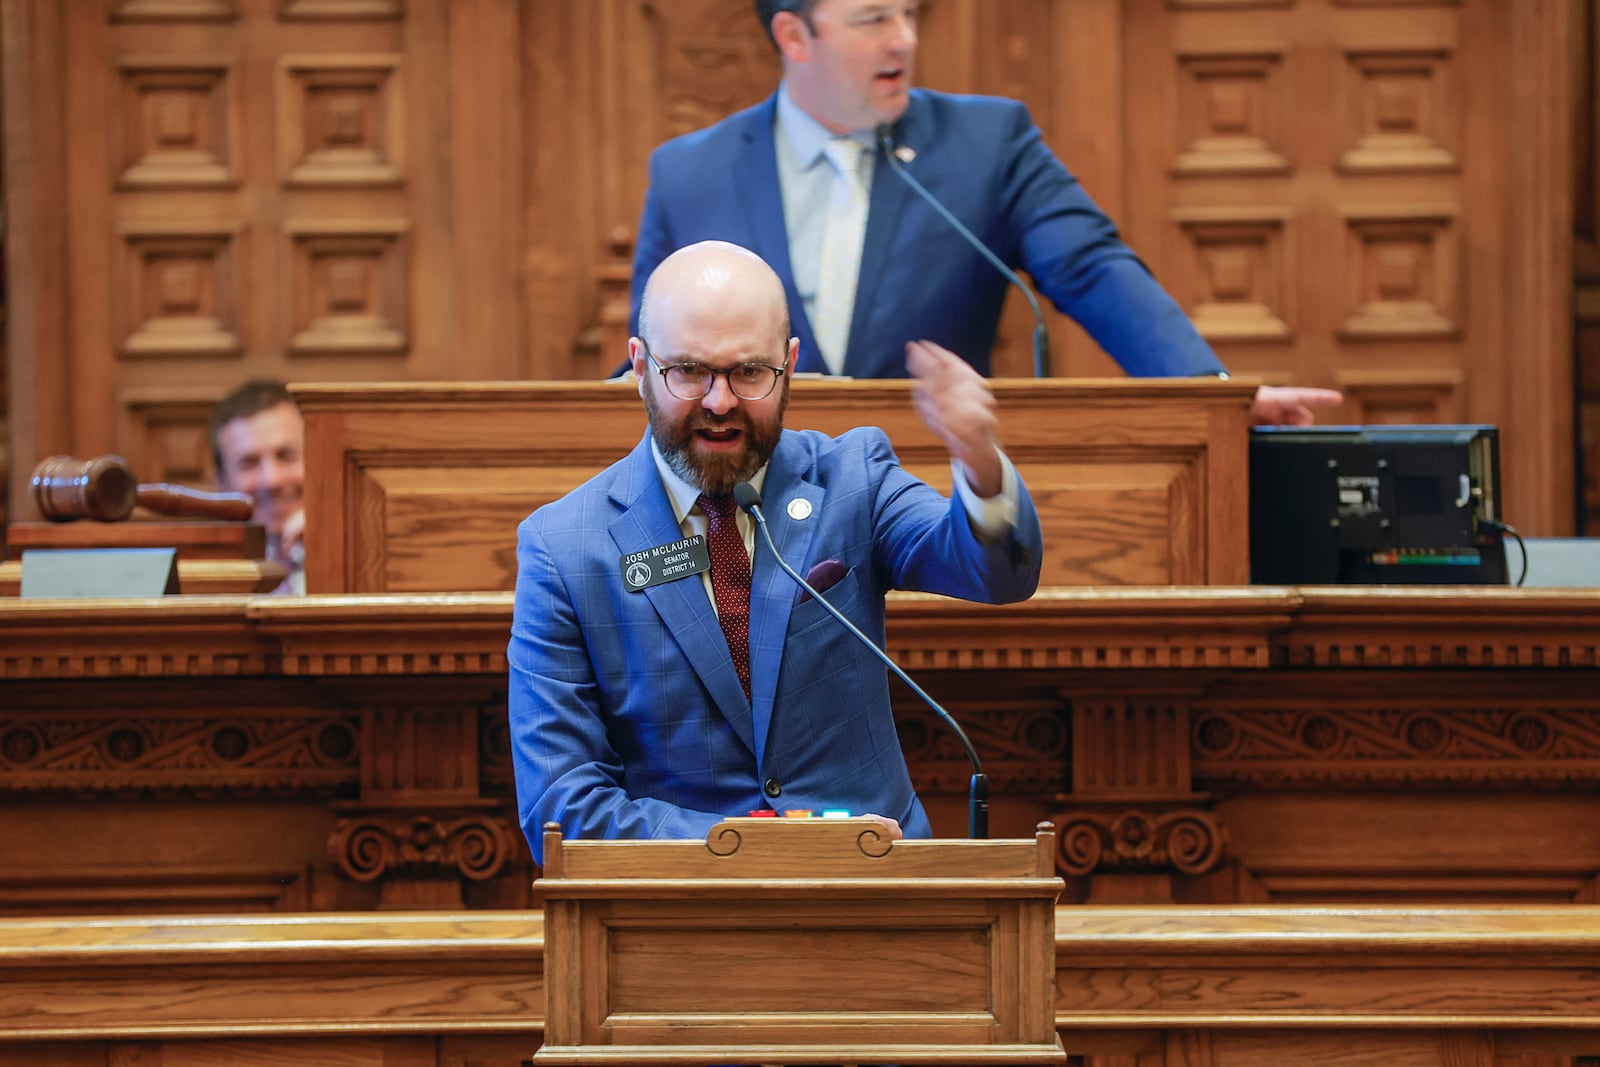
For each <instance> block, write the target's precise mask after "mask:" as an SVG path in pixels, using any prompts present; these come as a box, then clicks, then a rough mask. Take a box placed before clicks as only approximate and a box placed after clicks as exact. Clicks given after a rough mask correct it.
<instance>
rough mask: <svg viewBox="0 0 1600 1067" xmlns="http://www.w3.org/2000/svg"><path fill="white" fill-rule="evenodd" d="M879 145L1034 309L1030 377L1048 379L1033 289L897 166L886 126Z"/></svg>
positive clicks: (908, 179)
mask: <svg viewBox="0 0 1600 1067" xmlns="http://www.w3.org/2000/svg"><path fill="white" fill-rule="evenodd" d="M878 146H879V147H880V148H882V149H883V157H884V158H885V159H886V160H888V161H889V169H891V170H893V171H894V172H895V173H896V174H898V175H899V176H900V180H901V181H903V182H905V183H906V184H907V185H909V186H910V187H911V188H912V190H913V191H914V192H915V193H916V194H917V195H918V196H920V197H922V199H924V200H926V201H927V202H928V205H929V206H930V207H932V208H933V210H935V211H937V212H938V213H939V217H940V218H942V219H944V221H945V222H948V223H949V224H950V226H951V227H952V228H953V229H954V230H955V231H956V232H957V233H959V234H960V235H961V236H962V237H964V238H966V241H967V243H968V244H969V245H971V246H972V247H973V248H976V249H977V250H978V251H979V252H980V253H982V255H983V257H984V258H985V259H987V260H988V261H989V264H990V266H992V267H994V269H995V270H997V271H999V272H1000V273H1001V274H1002V275H1003V276H1004V277H1005V279H1006V281H1008V282H1010V283H1011V284H1012V285H1014V286H1016V287H1017V288H1018V289H1021V290H1022V295H1023V296H1025V297H1027V298H1028V307H1030V308H1032V309H1033V376H1034V377H1035V378H1048V377H1050V334H1049V333H1048V332H1047V331H1046V330H1045V327H1044V312H1042V311H1040V310H1039V301H1038V298H1036V297H1035V296H1034V295H1033V290H1032V289H1030V288H1029V287H1028V286H1027V285H1026V284H1024V283H1023V281H1022V279H1021V278H1020V277H1018V276H1017V272H1016V271H1014V270H1012V269H1011V268H1010V267H1008V266H1006V265H1005V263H1003V262H1002V261H1001V259H1000V257H999V256H997V255H995V254H994V252H992V251H991V250H990V248H989V246H988V245H986V244H984V243H983V242H982V241H980V240H979V239H978V235H977V234H975V233H973V232H972V231H971V230H969V229H968V228H967V227H966V226H965V225H963V224H962V222H961V220H960V219H958V218H956V217H955V216H954V215H952V214H951V213H950V209H949V208H947V207H945V206H944V205H943V204H941V203H940V202H939V200H938V198H937V197H935V196H934V195H933V194H932V193H930V192H928V190H927V189H926V188H924V187H923V184H922V183H921V182H919V181H917V179H915V178H913V177H912V176H911V172H910V171H908V170H906V169H905V168H904V167H902V166H901V165H900V157H899V156H897V155H895V144H894V137H893V135H891V134H890V132H889V127H888V126H887V125H882V126H879V127H878Z"/></svg>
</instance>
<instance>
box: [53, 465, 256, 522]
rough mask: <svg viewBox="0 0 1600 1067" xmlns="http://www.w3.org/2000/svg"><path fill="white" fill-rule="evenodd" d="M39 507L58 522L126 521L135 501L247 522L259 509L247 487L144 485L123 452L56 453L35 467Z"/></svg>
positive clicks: (169, 511) (159, 509)
mask: <svg viewBox="0 0 1600 1067" xmlns="http://www.w3.org/2000/svg"><path fill="white" fill-rule="evenodd" d="M29 489H30V491H31V492H32V494H33V502H34V503H35V504H36V505H38V508H39V513H40V514H41V515H43V516H44V517H45V518H47V519H50V520H51V521H53V522H71V521H72V520H73V519H98V520H100V521H101V522H121V521H122V520H124V519H126V518H127V517H128V516H129V515H132V514H133V509H134V508H135V507H141V508H147V509H149V510H150V511H154V512H156V513H157V514H160V515H175V516H181V517H187V518H198V519H223V520H226V521H229V522H243V521H245V520H247V519H249V518H250V516H251V514H252V513H253V512H254V511H255V502H254V501H253V500H251V499H250V497H249V496H248V495H247V494H245V493H207V492H203V491H201V490H199V489H190V488H188V487H187V486H182V485H169V484H168V483H166V482H155V483H149V484H145V485H140V484H139V482H138V479H136V478H135V477H134V476H133V472H132V471H130V470H129V469H128V462H127V460H125V459H123V458H122V457H121V456H97V457H96V458H94V459H78V458H77V457H75V456H51V457H50V458H49V459H46V460H43V461H42V462H40V464H39V465H38V466H37V467H35V468H33V482H32V483H31V485H30V486H29Z"/></svg>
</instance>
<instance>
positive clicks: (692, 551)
mask: <svg viewBox="0 0 1600 1067" xmlns="http://www.w3.org/2000/svg"><path fill="white" fill-rule="evenodd" d="M710 569H711V550H710V549H709V548H707V547H706V539H705V537H704V536H702V535H700V534H695V535H694V536H693V537H686V538H684V539H683V540H682V541H671V542H668V543H667V544H664V545H657V546H656V547H654V548H647V549H645V550H644V551H643V552H630V553H628V554H627V555H626V556H623V557H622V584H623V585H625V586H627V587H628V592H630V593H640V592H643V591H644V590H646V589H649V588H650V587H651V586H653V585H661V584H663V583H665V582H675V581H677V580H678V579H679V578H687V577H689V576H690V575H691V574H699V573H700V572H702V571H708V570H710Z"/></svg>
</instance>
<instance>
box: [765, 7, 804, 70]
mask: <svg viewBox="0 0 1600 1067" xmlns="http://www.w3.org/2000/svg"><path fill="white" fill-rule="evenodd" d="M772 39H773V40H774V41H777V42H778V51H779V52H780V53H782V55H783V58H784V59H787V60H789V61H790V62H791V63H808V62H810V61H811V29H810V27H808V26H807V25H806V20H805V19H803V18H801V17H800V16H799V15H796V14H795V13H794V12H793V11H780V12H778V13H777V14H776V15H774V16H772Z"/></svg>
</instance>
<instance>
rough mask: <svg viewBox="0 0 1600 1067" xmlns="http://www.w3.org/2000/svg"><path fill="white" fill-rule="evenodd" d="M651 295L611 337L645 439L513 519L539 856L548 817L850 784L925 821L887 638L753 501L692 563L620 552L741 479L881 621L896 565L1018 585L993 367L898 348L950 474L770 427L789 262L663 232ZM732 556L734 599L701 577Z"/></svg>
mask: <svg viewBox="0 0 1600 1067" xmlns="http://www.w3.org/2000/svg"><path fill="white" fill-rule="evenodd" d="M644 310H645V315H644V322H643V324H642V326H641V333H640V334H639V335H637V336H635V337H633V338H631V339H630V341H629V355H630V357H631V361H632V365H633V369H634V372H635V374H636V376H637V388H638V390H639V393H640V396H641V398H642V399H643V401H644V405H645V409H646V412H647V414H648V417H649V429H648V431H647V432H646V433H645V435H644V438H643V440H641V441H640V443H639V445H638V447H636V448H635V449H634V450H633V452H632V454H630V455H629V456H627V457H626V458H624V459H622V460H620V461H618V462H617V463H616V464H614V465H613V466H611V467H610V468H608V469H607V470H605V471H604V472H602V473H601V474H599V475H597V476H596V477H595V478H593V479H591V480H590V481H589V482H587V483H585V484H584V485H582V486H580V487H579V488H577V489H575V490H573V491H572V492H571V493H569V494H567V495H566V496H565V497H563V498H561V499H560V500H558V501H556V502H554V503H551V504H548V505H546V506H544V507H542V508H540V509H538V510H537V511H535V512H534V513H533V514H532V515H531V516H529V517H528V518H527V519H526V520H525V521H524V522H523V523H522V525H521V527H520V529H519V530H518V538H517V562H518V572H517V589H516V600H515V607H514V610H513V621H512V629H511V641H510V645H509V648H508V652H507V658H508V660H509V662H510V694H509V705H510V725H511V739H512V751H513V757H514V767H515V772H516V784H517V798H518V808H519V814H520V817H521V822H522V827H523V831H524V833H525V834H526V835H527V838H528V843H529V845H530V846H531V847H532V849H533V854H534V858H535V859H536V860H540V861H541V862H542V858H543V839H542V829H543V826H544V824H545V823H546V822H550V821H554V822H558V823H560V825H561V829H562V833H563V835H564V836H566V837H569V838H574V837H575V838H590V839H593V838H661V837H667V838H672V837H678V838H688V837H704V836H705V834H706V833H707V831H708V830H710V828H711V827H712V826H713V825H715V824H716V823H717V822H718V821H719V820H721V819H723V818H725V817H727V816H732V815H745V814H748V813H749V812H751V811H755V810H783V809H787V808H807V809H813V810H819V809H827V808H845V809H848V810H850V811H852V812H854V813H856V814H858V815H864V816H871V817H872V818H874V819H875V820H877V821H878V822H879V823H880V824H881V825H882V827H883V828H884V830H885V831H886V832H887V834H888V835H889V836H890V837H891V838H893V837H898V836H900V835H901V834H904V835H906V836H912V837H926V836H928V835H929V834H930V833H931V827H930V826H929V824H928V818H927V816H926V814H925V813H924V812H923V808H922V804H921V802H920V801H919V800H918V799H917V795H916V792H915V791H914V790H913V788H912V785H911V779H910V776H909V773H908V772H907V769H906V763H905V757H904V755H903V754H902V752H901V749H900V743H899V738H898V735H897V733H896V730H895V723H894V716H893V713H892V711H891V708H890V702H889V683H888V677H887V672H886V670H885V668H884V666H883V664H882V663H880V662H879V661H878V660H877V659H876V658H875V657H874V656H873V655H872V653H871V652H870V651H869V650H867V649H866V648H864V647H862V645H861V644H860V643H859V642H858V641H857V640H856V639H855V638H854V637H852V636H851V635H850V634H849V633H848V632H847V631H846V630H844V629H843V628H842V627H840V626H839V624H838V623H837V622H836V621H835V620H834V619H833V618H831V617H829V616H828V615H826V614H825V610H824V609H823V607H822V606H821V605H820V604H819V603H817V602H816V601H815V600H812V599H810V598H809V597H807V596H805V595H803V594H802V593H801V592H800V590H799V589H798V587H797V586H796V584H795V583H794V582H792V581H791V579H790V578H789V576H787V575H786V574H784V573H783V572H782V571H781V570H780V569H779V567H778V565H777V564H776V563H775V562H774V560H773V558H772V555H771V552H770V551H769V550H768V549H767V547H766V544H765V542H764V541H762V542H760V544H759V545H758V544H757V540H756V532H755V529H754V526H753V523H752V520H751V519H750V517H749V516H748V515H743V514H740V515H738V516H737V520H738V521H739V523H740V526H739V539H740V540H741V541H742V546H741V545H733V546H728V545H727V543H726V542H724V548H725V549H727V550H728V551H730V552H731V553H736V554H737V555H736V556H735V558H733V559H731V560H730V559H729V558H728V556H717V555H716V554H715V553H716V551H717V550H716V547H715V545H716V542H717V532H716V530H715V529H714V528H712V529H710V530H709V534H710V542H711V544H712V546H713V548H712V553H713V555H712V558H711V560H710V569H709V571H706V570H700V571H693V570H690V571H687V572H685V573H680V574H678V575H677V576H676V577H675V578H674V580H670V581H663V582H659V583H654V584H652V582H651V580H650V578H649V577H647V576H646V575H645V574H644V572H643V571H642V570H637V569H635V568H633V567H632V566H631V564H632V562H634V561H637V560H640V559H647V558H650V552H651V550H652V549H653V548H656V547H657V546H673V547H672V549H671V550H670V551H671V552H672V554H673V558H674V559H675V560H676V559H679V558H682V557H683V555H684V554H683V553H680V551H679V547H678V546H680V545H681V544H683V543H684V542H687V541H689V540H691V539H693V538H694V537H696V536H704V535H706V534H707V533H708V523H709V520H708V515H710V514H713V513H715V512H716V511H717V505H716V500H717V499H718V498H719V497H720V496H721V495H723V494H727V493H730V492H731V491H732V489H733V487H734V486H735V485H737V484H738V483H740V482H745V481H748V482H750V483H751V484H753V485H755V486H756V487H757V488H758V489H759V490H760V492H761V493H762V495H763V497H764V498H765V500H766V501H767V508H766V511H767V516H768V521H769V524H770V527H771V531H772V536H773V538H774V539H775V541H776V543H777V547H778V551H779V552H781V553H782V554H783V557H784V558H785V559H786V560H788V561H789V562H790V563H791V564H792V565H794V566H795V567H797V568H798V569H800V570H801V571H802V573H806V572H815V573H825V574H828V575H829V579H828V580H829V581H830V582H831V583H832V584H831V585H830V586H829V588H827V589H826V591H825V594H824V595H825V596H826V597H827V598H828V600H829V601H830V602H831V603H832V604H833V605H834V606H835V607H837V608H838V609H839V610H840V611H842V612H843V613H844V614H845V615H846V616H847V617H848V618H850V620H851V621H852V622H854V623H855V624H856V625H857V626H858V627H860V628H861V629H862V630H863V631H864V632H865V633H866V634H867V635H868V636H869V637H871V638H872V639H873V640H874V641H877V642H878V643H879V644H880V645H881V643H882V642H883V638H884V617H885V604H884V594H885V592H886V591H887V590H890V589H911V590H919V591H923V592H931V593H941V594H944V595H947V596H955V597H962V598H965V599H969V600H979V601H986V602H1006V601H1016V600H1023V599H1026V598H1027V597H1029V596H1031V595H1032V594H1033V592H1034V590H1035V588H1036V587H1037V585H1038V581H1039V567H1040V560H1041V558H1042V545H1041V534H1040V529H1039V519H1038V515H1037V513H1036V512H1035V510H1034V506H1033V503H1032V501H1031V499H1030V498H1029V496H1028V493H1027V490H1026V488H1025V487H1024V486H1023V485H1022V482H1021V480H1020V479H1019V478H1018V477H1017V474H1016V471H1015V469H1014V468H1013V467H1012V466H1011V463H1010V461H1009V460H1008V459H1006V457H1005V455H1004V453H1002V452H1001V451H1000V448H999V446H998V444H997V442H996V433H997V416H996V413H995V407H994V397H993V395H992V394H991V393H990V391H989V388H988V384H987V382H986V381H985V380H984V379H983V377H982V376H981V375H979V374H978V373H977V372H976V371H974V370H973V369H972V368H971V367H970V366H968V365H967V364H966V363H964V362H963V361H962V360H960V359H959V358H958V357H956V356H955V355H954V354H952V353H950V352H948V351H946V350H944V349H942V348H939V347H938V346H934V345H928V344H924V343H921V342H917V343H913V344H912V346H911V348H910V350H909V352H908V356H907V368H908V370H909V372H910V374H911V376H912V377H913V379H914V382H913V387H912V398H913V401H914V403H915V405H916V407H917V411H918V413H919V414H920V415H921V417H922V420H923V422H924V423H925V424H926V425H927V426H928V427H929V429H930V430H931V431H932V432H933V433H934V434H935V435H936V436H937V437H939V439H940V440H941V441H943V442H944V444H945V447H946V448H947V449H948V450H949V452H950V456H951V461H952V464H953V465H954V471H953V480H954V484H955V487H956V492H955V494H954V495H953V496H952V497H950V498H946V497H944V496H943V495H941V494H940V493H939V492H937V491H936V490H934V489H933V488H931V487H930V486H928V485H927V484H926V483H924V482H922V481H919V480H918V479H916V478H914V477H912V476H911V475H910V474H908V473H906V471H905V470H903V469H902V468H901V467H900V465H899V462H898V461H897V460H896V458H895V455H894V451H893V449H892V448H891V447H890V445H889V442H888V439H887V438H886V437H885V436H884V434H883V432H882V431H881V430H877V429H874V428H859V429H855V430H851V431H849V432H847V433H845V434H843V435H841V436H840V437H837V438H832V437H829V436H827V435H825V434H821V433H818V432H816V431H809V430H806V431H796V430H786V429H784V428H783V410H784V405H785V403H786V401H787V397H788V381H789V378H790V375H791V373H792V371H793V370H794V366H795V358H796V353H797V347H798V342H797V341H796V340H795V339H794V338H792V337H790V334H789V328H788V327H789V322H788V310H787V305H786V301H785V298H784V292H783V287H782V284H781V283H780V282H779V280H778V278H777V276H776V275H775V274H774V273H773V272H772V270H771V269H770V268H769V267H768V266H767V265H766V264H765V263H763V262H762V261H761V260H760V259H759V258H757V257H756V256H755V255H753V254H752V253H750V252H748V251H747V250H745V249H741V248H737V247H735V246H732V245H728V244H724V243H717V242H713V243H706V244H700V245H694V246H691V247H689V248H687V249H683V250H681V251H679V252H677V253H675V254H674V255H672V256H669V257H668V258H667V259H666V260H664V261H663V263H662V264H661V266H660V267H659V268H657V270H656V272H655V274H654V275H653V276H652V278H651V280H650V284H649V286H648V287H647V291H646V295H645V302H644ZM721 521H722V522H730V521H733V520H732V518H724V519H722V520H721ZM723 529H724V531H726V529H727V527H726V526H724V527H723ZM725 563H727V564H729V565H730V569H729V570H722V568H723V567H724V564H725ZM741 569H742V570H743V573H744V575H745V581H746V582H747V583H748V589H749V593H748V600H747V602H746V607H747V609H748V614H747V616H746V615H745V614H744V610H745V608H743V607H738V606H737V604H730V603H727V602H724V600H723V599H722V594H721V593H720V592H718V589H717V583H718V582H719V581H723V582H729V581H732V580H733V578H734V577H735V576H736V572H737V571H739V570H741ZM730 619H731V620H732V621H733V623H734V626H733V629H732V630H730V628H729V627H730ZM740 625H743V626H744V627H745V628H746V635H745V636H741V635H738V634H737V630H738V626H740ZM741 650H747V654H741Z"/></svg>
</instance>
